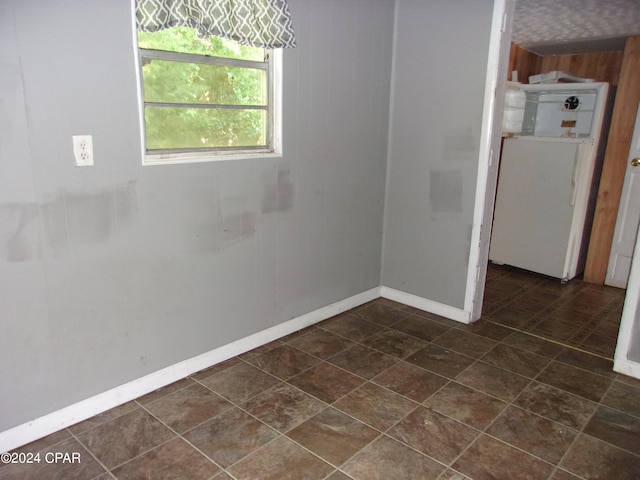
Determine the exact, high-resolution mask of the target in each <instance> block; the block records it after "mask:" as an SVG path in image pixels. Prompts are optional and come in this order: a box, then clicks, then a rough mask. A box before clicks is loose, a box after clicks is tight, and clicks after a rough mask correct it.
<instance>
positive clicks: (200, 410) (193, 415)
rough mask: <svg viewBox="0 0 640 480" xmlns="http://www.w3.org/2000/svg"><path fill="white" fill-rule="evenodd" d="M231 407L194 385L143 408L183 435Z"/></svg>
mask: <svg viewBox="0 0 640 480" xmlns="http://www.w3.org/2000/svg"><path fill="white" fill-rule="evenodd" d="M232 406H233V404H232V403H231V402H228V401H227V400H225V399H224V398H222V397H221V396H219V395H217V394H215V393H213V392H212V391H211V390H209V389H207V388H205V387H203V386H202V385H200V384H197V383H196V384H194V385H191V386H190V387H187V388H183V389H182V390H178V391H177V392H174V393H172V394H170V395H166V396H164V397H162V398H159V399H158V400H156V401H154V402H151V403H149V404H147V405H146V406H145V408H146V409H147V410H149V411H150V412H151V413H152V414H153V416H155V417H156V418H157V419H158V420H160V421H161V422H163V423H164V424H165V425H168V426H169V427H171V428H172V429H173V430H175V431H176V432H178V433H184V432H186V431H187V430H191V429H192V428H193V427H195V426H197V425H199V424H201V423H203V422H205V421H207V420H209V419H211V418H213V417H215V416H216V415H219V414H220V413H222V412H224V411H225V410H228V409H229V408H231V407H232Z"/></svg>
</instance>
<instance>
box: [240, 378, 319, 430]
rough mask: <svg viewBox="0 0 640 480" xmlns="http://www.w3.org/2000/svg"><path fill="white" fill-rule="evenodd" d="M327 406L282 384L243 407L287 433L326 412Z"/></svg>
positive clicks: (300, 391)
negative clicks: (314, 416)
mask: <svg viewBox="0 0 640 480" xmlns="http://www.w3.org/2000/svg"><path fill="white" fill-rule="evenodd" d="M325 407H326V405H325V404H324V403H322V402H320V401H319V400H317V399H315V398H314V397H312V396H311V395H308V394H306V393H304V392H303V391H302V390H299V389H297V388H295V387H293V386H291V385H289V384H287V383H281V384H279V385H276V386H275V387H273V388H271V389H269V390H267V391H265V392H263V393H261V394H260V395H258V396H257V397H254V398H252V399H251V400H249V401H248V402H247V403H245V404H243V405H242V408H243V409H244V410H246V411H247V412H249V413H250V414H251V415H254V416H256V417H258V418H259V419H260V420H262V421H263V422H264V423H266V424H268V425H270V426H271V427H273V428H275V429H276V430H278V431H280V432H286V431H287V430H290V429H291V428H293V427H295V426H297V425H299V424H301V423H302V422H304V421H305V420H307V419H308V418H310V417H312V416H313V415H315V414H317V413H319V412H321V411H322V410H324V408H325Z"/></svg>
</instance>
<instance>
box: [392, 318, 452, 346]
mask: <svg viewBox="0 0 640 480" xmlns="http://www.w3.org/2000/svg"><path fill="white" fill-rule="evenodd" d="M392 328H393V329H394V330H398V331H400V332H402V333H406V334H407V335H411V336H412V337H417V338H420V339H422V340H425V341H427V342H430V341H431V340H433V339H434V338H436V337H439V336H440V335H442V334H443V333H444V332H446V331H447V330H449V328H450V327H446V326H444V325H443V324H441V323H438V322H435V321H433V320H430V319H428V318H425V317H423V316H421V315H412V316H410V317H408V318H405V319H404V320H402V321H400V322H398V323H396V324H395V325H394V326H393V327H392Z"/></svg>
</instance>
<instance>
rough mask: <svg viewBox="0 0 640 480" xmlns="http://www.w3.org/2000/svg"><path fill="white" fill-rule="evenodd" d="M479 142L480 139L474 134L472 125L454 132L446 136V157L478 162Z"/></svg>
mask: <svg viewBox="0 0 640 480" xmlns="http://www.w3.org/2000/svg"><path fill="white" fill-rule="evenodd" d="M478 143H479V139H478V138H476V135H474V134H473V131H472V130H471V127H468V128H466V129H464V130H461V131H459V132H453V133H451V134H449V135H447V136H445V138H444V159H445V160H446V161H475V162H477V160H478Z"/></svg>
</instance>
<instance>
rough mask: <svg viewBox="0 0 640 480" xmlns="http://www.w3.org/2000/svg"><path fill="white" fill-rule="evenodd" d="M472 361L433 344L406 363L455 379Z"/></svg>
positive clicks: (412, 356)
mask: <svg viewBox="0 0 640 480" xmlns="http://www.w3.org/2000/svg"><path fill="white" fill-rule="evenodd" d="M474 361H475V360H474V359H473V358H471V357H467V356H466V355H462V354H460V353H456V352H454V351H452V350H449V349H446V348H444V347H441V346H439V345H434V344H430V345H427V346H426V347H425V348H423V349H422V350H418V351H417V352H416V353H414V354H413V355H411V356H409V357H408V358H407V362H409V363H412V364H414V365H417V366H418V367H421V368H424V369H426V370H429V371H431V372H433V373H437V374H438V375H442V376H443V377H447V378H455V376H456V375H458V374H459V373H460V372H462V371H463V370H464V369H465V368H467V367H468V366H469V365H471V364H472V363H473V362H474Z"/></svg>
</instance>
